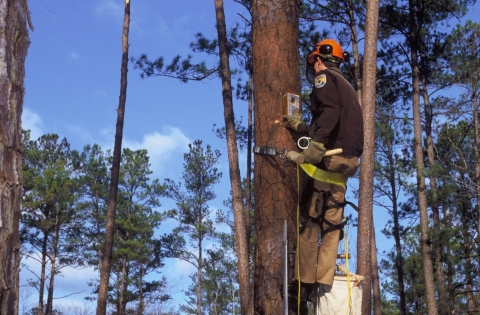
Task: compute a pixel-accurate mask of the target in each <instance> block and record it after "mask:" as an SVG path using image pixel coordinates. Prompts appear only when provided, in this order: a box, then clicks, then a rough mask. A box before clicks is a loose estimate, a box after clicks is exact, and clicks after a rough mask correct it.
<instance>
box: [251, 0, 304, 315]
mask: <svg viewBox="0 0 480 315" xmlns="http://www.w3.org/2000/svg"><path fill="white" fill-rule="evenodd" d="M299 10H300V2H299V1H298V0H288V1H278V0H254V1H253V5H252V41H253V45H252V61H253V77H254V79H255V93H254V103H255V108H254V123H255V128H254V133H255V144H256V145H259V146H269V147H275V148H277V149H278V150H280V149H283V148H286V147H287V148H289V149H294V148H293V146H294V141H293V140H292V137H291V135H290V133H289V132H288V131H287V130H286V129H285V128H283V125H282V115H283V114H284V112H285V109H284V108H283V106H282V105H281V99H282V96H283V95H285V94H286V93H295V94H300V69H299V52H298V45H299V42H298V26H299V21H298V16H299ZM254 181H255V233H256V234H255V236H256V239H255V274H254V308H255V314H258V315H272V314H281V313H282V304H283V303H282V296H281V292H280V288H281V284H282V233H283V222H284V220H288V238H289V244H291V245H292V244H295V243H294V240H295V222H296V220H295V216H296V204H297V179H296V171H295V166H294V165H293V164H289V165H283V164H282V162H281V161H280V160H279V159H278V158H277V157H272V156H266V155H257V156H256V157H255V167H254ZM291 249H293V246H290V248H289V250H291Z"/></svg>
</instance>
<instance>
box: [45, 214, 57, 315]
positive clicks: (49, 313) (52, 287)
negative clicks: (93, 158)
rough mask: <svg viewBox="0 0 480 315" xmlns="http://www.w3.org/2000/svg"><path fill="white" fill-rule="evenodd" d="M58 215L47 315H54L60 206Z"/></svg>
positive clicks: (54, 235)
mask: <svg viewBox="0 0 480 315" xmlns="http://www.w3.org/2000/svg"><path fill="white" fill-rule="evenodd" d="M56 208H57V209H56V215H55V232H54V234H53V253H52V257H50V262H51V268H50V270H51V271H50V284H49V286H48V295H47V307H46V312H45V314H46V315H52V314H53V291H54V288H55V268H56V267H57V255H58V238H59V234H60V214H59V210H58V205H57V206H56Z"/></svg>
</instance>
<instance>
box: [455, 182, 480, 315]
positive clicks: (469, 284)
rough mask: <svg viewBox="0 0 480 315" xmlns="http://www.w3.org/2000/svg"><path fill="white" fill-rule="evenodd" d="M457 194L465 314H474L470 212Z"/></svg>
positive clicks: (460, 194)
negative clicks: (459, 210) (460, 224)
mask: <svg viewBox="0 0 480 315" xmlns="http://www.w3.org/2000/svg"><path fill="white" fill-rule="evenodd" d="M462 181H465V175H464V174H462ZM457 195H458V196H460V198H462V202H461V205H460V207H461V214H462V217H461V222H462V226H461V233H462V238H463V242H460V243H461V244H462V247H463V258H464V259H465V267H464V268H465V286H466V288H465V292H466V296H467V305H466V306H467V310H468V313H467V314H475V311H476V310H478V308H476V307H475V298H474V296H473V268H472V261H471V259H472V257H471V246H472V245H471V243H472V242H471V238H472V235H471V233H470V232H469V226H470V222H469V220H468V217H469V216H470V214H469V213H468V212H469V211H468V210H467V205H466V202H465V201H464V200H463V198H465V197H464V196H462V192H461V191H457Z"/></svg>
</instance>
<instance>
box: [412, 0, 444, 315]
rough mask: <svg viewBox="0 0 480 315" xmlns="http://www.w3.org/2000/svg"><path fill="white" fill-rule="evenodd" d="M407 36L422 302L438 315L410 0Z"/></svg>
mask: <svg viewBox="0 0 480 315" xmlns="http://www.w3.org/2000/svg"><path fill="white" fill-rule="evenodd" d="M409 14H410V23H409V27H410V29H409V34H410V38H409V40H410V49H411V51H410V54H411V55H410V62H411V67H412V93H413V109H412V110H413V127H414V128H413V129H414V131H413V133H414V148H415V162H416V171H417V194H418V210H419V212H420V232H421V239H420V246H421V251H422V259H423V275H424V284H425V299H426V301H425V303H426V304H427V309H428V315H437V314H438V311H437V301H436V299H435V286H434V281H433V270H432V269H433V268H432V255H431V252H430V239H429V235H428V212H427V195H426V187H425V166H424V157H423V147H422V120H421V113H420V78H419V67H418V38H417V29H416V27H415V25H416V24H415V8H414V5H413V0H409Z"/></svg>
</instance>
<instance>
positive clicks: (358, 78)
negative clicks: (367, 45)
mask: <svg viewBox="0 0 480 315" xmlns="http://www.w3.org/2000/svg"><path fill="white" fill-rule="evenodd" d="M348 3H349V8H348V16H349V18H350V25H349V27H350V40H351V41H352V52H353V74H354V79H355V84H356V92H357V98H358V102H359V103H360V106H363V104H362V75H361V73H360V54H359V52H358V34H357V27H356V23H355V12H354V10H353V3H352V0H349V2H348Z"/></svg>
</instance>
